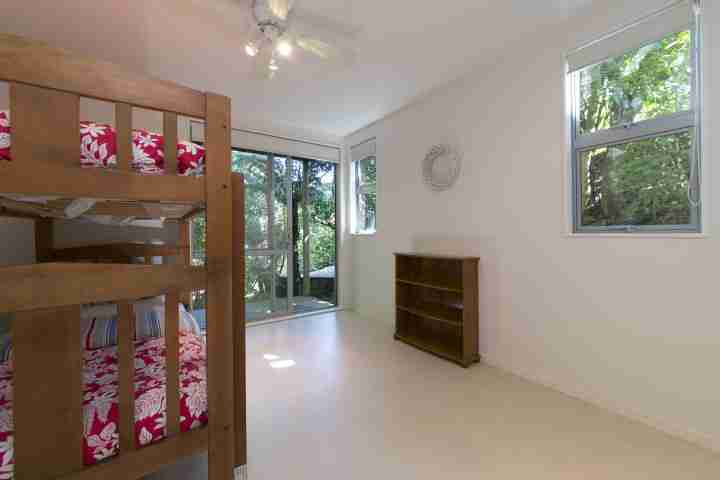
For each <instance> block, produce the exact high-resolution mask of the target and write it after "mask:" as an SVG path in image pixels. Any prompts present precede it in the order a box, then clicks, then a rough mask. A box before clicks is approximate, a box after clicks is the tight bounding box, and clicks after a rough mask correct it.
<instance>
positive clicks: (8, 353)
mask: <svg viewBox="0 0 720 480" xmlns="http://www.w3.org/2000/svg"><path fill="white" fill-rule="evenodd" d="M12 356H13V347H12V337H11V335H10V334H9V333H3V334H2V335H0V362H2V363H5V362H7V361H8V360H11V359H12Z"/></svg>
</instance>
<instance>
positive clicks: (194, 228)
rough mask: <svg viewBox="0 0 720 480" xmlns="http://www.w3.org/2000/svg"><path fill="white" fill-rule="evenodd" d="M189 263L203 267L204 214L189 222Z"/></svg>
mask: <svg viewBox="0 0 720 480" xmlns="http://www.w3.org/2000/svg"><path fill="white" fill-rule="evenodd" d="M190 262H191V264H192V265H194V266H196V267H197V266H202V265H205V214H204V213H203V214H200V215H196V216H194V217H193V218H192V219H191V220H190Z"/></svg>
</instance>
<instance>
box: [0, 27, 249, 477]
mask: <svg viewBox="0 0 720 480" xmlns="http://www.w3.org/2000/svg"><path fill="white" fill-rule="evenodd" d="M0 79H2V80H4V81H8V82H10V85H11V88H10V107H11V110H12V115H13V117H12V119H13V127H12V128H13V144H12V157H13V158H12V161H11V162H0V192H2V193H3V194H29V195H36V196H50V197H59V199H60V200H59V201H60V202H61V203H62V201H64V200H66V199H72V198H101V199H105V200H104V201H107V202H111V201H113V202H120V203H119V204H118V205H119V207H121V210H122V211H128V206H127V205H126V204H122V202H127V201H131V202H136V204H137V206H135V205H130V208H129V209H130V210H132V211H141V212H142V211H144V208H145V207H143V206H142V205H144V204H145V203H147V202H176V203H181V204H190V205H196V204H201V203H202V202H203V201H204V202H205V210H206V215H207V264H206V267H205V268H202V267H191V266H190V265H189V264H190V255H189V238H186V239H185V240H187V241H184V242H183V241H181V249H182V250H179V249H178V248H172V247H162V246H151V245H140V246H139V245H136V244H115V245H105V246H90V247H79V248H72V249H62V250H55V249H53V237H52V220H51V219H47V220H45V219H41V220H37V225H38V233H37V235H38V237H37V246H36V248H37V258H38V261H39V262H48V263H43V264H37V265H26V266H21V267H3V268H2V269H1V270H2V271H0V312H2V313H5V312H11V313H12V312H14V313H15V317H14V320H13V322H12V327H11V334H12V337H13V338H12V340H13V347H14V356H15V371H14V404H13V409H14V412H13V413H14V420H15V430H14V436H15V441H14V449H15V455H14V458H15V479H17V480H26V479H27V480H30V479H32V480H55V479H58V480H100V479H102V480H125V479H137V478H140V477H142V476H145V475H147V474H149V473H151V472H154V471H156V470H158V469H159V468H161V467H163V466H165V465H167V464H169V463H172V462H173V461H176V460H178V459H180V458H182V457H186V456H189V455H192V454H195V453H198V452H200V451H203V450H208V471H209V473H208V478H209V479H210V480H231V479H232V478H233V473H234V472H233V471H234V467H235V466H242V465H244V464H245V460H246V455H245V448H246V440H245V432H246V429H245V344H244V341H245V329H244V327H245V323H244V295H243V293H242V292H243V290H244V289H243V285H244V282H243V280H242V279H243V277H244V251H243V249H244V228H243V224H244V213H243V185H242V178H241V177H239V176H238V177H235V178H233V177H232V174H231V169H230V166H231V143H230V112H231V109H230V100H229V99H228V98H226V97H223V96H220V95H215V94H204V93H202V92H198V91H195V90H191V89H187V88H184V87H181V86H178V85H175V84H173V83H171V82H163V81H159V80H154V79H148V78H145V77H143V76H140V75H136V74H133V73H132V72H128V71H126V70H124V69H122V68H120V67H117V66H115V65H112V64H109V63H105V62H95V61H89V60H85V59H82V58H78V57H75V56H73V55H70V54H68V53H67V52H64V51H62V50H58V49H53V48H50V47H48V46H46V45H44V44H42V43H38V42H33V41H29V40H25V39H22V38H19V37H14V36H10V35H4V34H0ZM80 96H83V97H90V98H94V99H99V100H107V101H110V102H113V103H114V104H115V113H116V124H117V125H116V127H117V145H118V150H117V155H118V165H117V168H115V169H113V170H114V171H112V172H107V171H103V169H83V168H79V165H78V142H79V131H78V127H77V126H78V123H79V99H80ZM134 107H139V108H150V109H153V110H156V111H160V112H163V119H164V134H165V142H166V145H165V158H166V160H167V162H166V168H167V169H173V170H174V168H175V167H176V166H177V157H176V153H177V152H176V151H175V145H176V139H177V115H178V114H180V115H186V116H189V117H192V118H203V119H205V121H206V143H205V148H206V152H205V157H206V165H205V172H206V173H205V177H204V178H203V179H200V178H195V177H189V176H188V177H181V176H177V175H172V174H171V175H151V176H142V175H138V174H136V173H135V172H133V171H132V165H131V162H132V144H131V136H132V109H133V108H134ZM38 132H42V134H41V135H38ZM170 173H174V172H172V171H171V172H170ZM16 203H18V205H19V204H20V202H16ZM116 207H117V206H116ZM3 208H5V207H4V206H3ZM63 208H64V207H62V206H60V207H55V206H50V207H37V206H35V207H31V208H30V209H29V210H25V211H24V213H27V212H31V213H35V212H38V211H40V212H41V214H40V216H47V214H48V213H49V214H50V215H51V216H52V215H55V216H58V217H62V214H58V213H57V212H58V211H60V212H61V211H62V209H63ZM103 208H104V207H102V206H101V205H99V204H98V205H96V207H95V208H94V209H93V212H94V213H96V214H99V213H98V212H101V211H103V210H102V209H103ZM113 211H118V210H113ZM24 213H23V214H24ZM33 218H35V217H33ZM183 228H187V223H185V224H184V227H183ZM233 235H236V236H237V237H236V238H235V241H233ZM179 252H182V256H183V257H184V258H185V259H186V262H181V263H180V264H179V265H177V264H176V265H157V266H153V265H118V264H116V262H123V261H125V262H127V261H129V260H130V258H131V257H137V256H143V257H152V256H160V255H162V256H170V255H178V253H179ZM50 260H53V261H61V260H65V261H67V260H69V261H77V260H82V261H83V262H88V261H98V260H99V261H102V262H105V263H104V264H93V263H78V264H75V263H49V261H50ZM148 263H149V262H148ZM233 275H236V276H237V279H236V280H235V281H236V282H237V283H235V287H236V290H237V291H233ZM198 289H207V314H206V316H207V317H206V318H207V353H208V354H207V362H208V364H207V395H208V398H207V400H208V407H209V408H208V419H209V421H208V425H207V426H205V427H200V428H197V429H194V430H192V431H190V432H185V433H182V434H180V422H179V407H180V405H179V396H180V391H179V373H180V372H179V357H178V351H179V334H178V310H177V308H174V307H175V305H177V303H178V300H179V298H180V295H181V294H182V295H184V294H185V292H187V291H189V290H198ZM161 294H165V295H166V307H165V313H166V322H168V323H167V325H166V341H167V342H168V343H167V350H166V352H167V355H168V359H167V361H166V384H167V388H168V392H167V394H166V399H167V410H166V411H167V419H168V420H167V430H168V434H167V436H166V437H167V438H165V439H163V440H162V441H160V442H157V443H153V444H152V445H149V446H145V447H143V448H139V445H136V444H135V432H134V429H135V418H134V414H135V411H134V410H135V409H134V407H135V398H134V377H135V365H134V344H133V337H134V335H133V334H134V327H135V322H134V315H133V312H132V306H131V302H132V301H133V299H137V298H142V297H148V296H157V295H161ZM95 302H115V303H117V304H118V307H119V315H118V317H119V324H118V348H117V350H118V383H119V387H118V397H119V419H118V427H119V436H120V450H119V454H118V455H117V456H116V457H114V458H112V459H108V461H103V462H102V463H99V464H97V465H93V466H90V467H84V466H83V457H82V443H83V434H84V427H85V426H84V424H83V406H82V402H83V379H82V368H83V366H82V359H83V351H82V346H81V344H80V343H81V342H79V341H78V339H79V337H80V316H81V307H80V306H81V305H83V304H88V303H95ZM234 302H235V303H234Z"/></svg>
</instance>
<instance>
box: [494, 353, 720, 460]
mask: <svg viewBox="0 0 720 480" xmlns="http://www.w3.org/2000/svg"><path fill="white" fill-rule="evenodd" d="M481 355H482V359H483V360H482V362H483V363H484V364H486V365H489V366H491V367H495V368H498V369H500V370H503V371H505V372H508V373H510V374H512V375H515V376H517V377H520V378H522V379H524V380H528V381H530V382H533V383H537V384H538V385H542V386H544V387H547V388H550V389H552V390H555V391H556V392H559V393H562V394H563V395H567V396H570V397H573V398H575V399H578V400H581V401H583V402H586V403H589V404H591V405H593V406H595V407H598V408H601V409H603V410H606V411H609V412H611V413H614V414H616V415H620V416H621V417H625V418H627V419H629V420H632V421H635V422H639V423H642V424H644V425H647V426H649V427H651V428H654V429H656V430H658V431H660V432H662V433H664V434H666V435H670V436H672V437H676V438H680V439H682V440H685V441H687V442H690V443H692V444H694V445H698V446H700V447H703V448H707V449H709V450H712V451H715V452H719V453H720V439H719V438H714V437H712V436H710V435H707V434H705V433H702V432H698V431H696V430H693V429H688V428H687V427H681V426H678V425H674V424H672V423H671V422H668V421H666V420H664V419H661V418H656V417H650V416H648V415H645V414H643V413H640V412H637V411H634V410H632V409H629V408H627V407H624V406H622V405H619V404H617V403H615V402H610V401H608V400H607V399H602V398H598V397H597V396H596V395H592V394H590V393H589V392H586V391H582V390H579V389H578V390H573V389H569V388H567V387H565V386H562V385H558V384H557V383H555V382H553V381H550V380H548V379H546V378H543V377H542V375H540V374H538V373H537V372H529V371H524V370H522V369H518V368H517V367H516V366H510V365H506V364H505V363H504V362H502V361H501V360H498V359H493V358H491V357H490V356H489V355H486V354H485V353H482V352H481Z"/></svg>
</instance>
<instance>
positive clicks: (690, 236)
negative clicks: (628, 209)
mask: <svg viewBox="0 0 720 480" xmlns="http://www.w3.org/2000/svg"><path fill="white" fill-rule="evenodd" d="M564 236H565V237H568V238H632V239H641V238H642V239H648V238H654V239H668V238H674V239H677V240H706V239H709V238H710V235H708V234H707V233H692V232H687V233H683V232H677V233H672V232H666V233H624V232H618V233H607V232H602V233H573V232H571V233H566V234H565V235H564Z"/></svg>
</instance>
